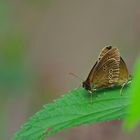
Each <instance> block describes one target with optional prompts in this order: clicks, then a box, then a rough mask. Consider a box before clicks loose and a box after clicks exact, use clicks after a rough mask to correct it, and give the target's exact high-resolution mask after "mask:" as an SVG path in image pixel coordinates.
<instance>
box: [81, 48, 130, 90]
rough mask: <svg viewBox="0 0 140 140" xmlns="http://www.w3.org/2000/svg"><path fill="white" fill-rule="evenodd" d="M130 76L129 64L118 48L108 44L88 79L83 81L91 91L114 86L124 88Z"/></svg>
mask: <svg viewBox="0 0 140 140" xmlns="http://www.w3.org/2000/svg"><path fill="white" fill-rule="evenodd" d="M129 78H130V76H129V73H128V69H127V66H126V64H125V62H124V60H123V59H122V57H121V56H120V53H119V50H118V48H115V47H112V46H108V47H105V48H103V49H102V51H101V53H100V55H99V57H98V60H97V61H96V63H95V65H94V66H93V68H92V69H91V71H90V73H89V75H88V77H87V79H86V81H84V82H83V87H84V88H85V89H86V90H88V91H89V92H90V93H93V92H94V91H95V90H98V89H104V88H110V87H114V86H122V88H123V87H124V86H125V84H127V82H128V81H129Z"/></svg>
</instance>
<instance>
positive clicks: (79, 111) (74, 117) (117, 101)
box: [14, 87, 129, 140]
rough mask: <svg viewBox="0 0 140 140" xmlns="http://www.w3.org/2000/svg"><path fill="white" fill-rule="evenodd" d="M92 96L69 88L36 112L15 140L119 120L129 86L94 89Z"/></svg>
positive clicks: (39, 139) (35, 138)
mask: <svg viewBox="0 0 140 140" xmlns="http://www.w3.org/2000/svg"><path fill="white" fill-rule="evenodd" d="M96 94H97V97H96V95H95V94H94V95H95V96H94V95H93V102H92V103H91V95H89V94H88V93H87V91H86V90H85V89H83V88H79V89H75V90H72V91H70V92H68V93H66V94H65V95H64V96H63V97H62V98H59V99H57V100H55V101H54V102H53V103H50V104H47V105H45V106H44V107H43V109H42V110H40V111H39V112H37V113H36V114H35V115H34V116H33V117H32V118H31V119H30V120H29V121H28V122H27V123H25V124H24V125H23V126H22V128H21V130H20V131H19V132H17V134H16V135H15V138H14V140H43V139H44V138H45V137H46V136H50V135H52V134H55V133H56V132H60V131H62V130H64V129H66V128H72V127H75V126H79V125H82V124H93V123H97V122H103V121H110V120H115V119H122V118H124V117H125V116H126V115H127V111H126V110H127V107H128V105H129V87H125V88H124V90H123V96H121V95H120V88H118V89H107V90H102V91H97V92H96Z"/></svg>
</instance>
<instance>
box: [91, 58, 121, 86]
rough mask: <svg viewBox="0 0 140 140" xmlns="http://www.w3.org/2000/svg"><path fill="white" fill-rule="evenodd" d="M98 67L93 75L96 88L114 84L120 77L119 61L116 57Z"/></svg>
mask: <svg viewBox="0 0 140 140" xmlns="http://www.w3.org/2000/svg"><path fill="white" fill-rule="evenodd" d="M98 67H99V66H97V68H96V69H98V70H97V71H95V72H94V74H93V77H92V81H91V83H92V86H93V88H94V89H99V88H107V87H112V86H114V85H115V84H116V83H117V81H118V79H119V62H118V61H117V60H116V59H115V58H111V59H109V60H107V61H106V62H105V63H104V64H103V65H102V67H100V68H98Z"/></svg>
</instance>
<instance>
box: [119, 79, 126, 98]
mask: <svg viewBox="0 0 140 140" xmlns="http://www.w3.org/2000/svg"><path fill="white" fill-rule="evenodd" d="M127 83H128V82H125V83H123V84H122V85H121V89H120V95H121V96H122V95H123V88H124V87H125V85H126V84H127Z"/></svg>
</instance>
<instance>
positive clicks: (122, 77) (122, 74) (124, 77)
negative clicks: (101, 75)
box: [118, 57, 129, 85]
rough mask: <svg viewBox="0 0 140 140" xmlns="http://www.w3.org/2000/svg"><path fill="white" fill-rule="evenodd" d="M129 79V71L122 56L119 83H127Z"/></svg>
mask: <svg viewBox="0 0 140 140" xmlns="http://www.w3.org/2000/svg"><path fill="white" fill-rule="evenodd" d="M128 80H129V72H128V69H127V66H126V64H125V62H124V60H123V59H122V57H120V73H119V80H118V85H122V84H124V83H126V82H127V81H128Z"/></svg>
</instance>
